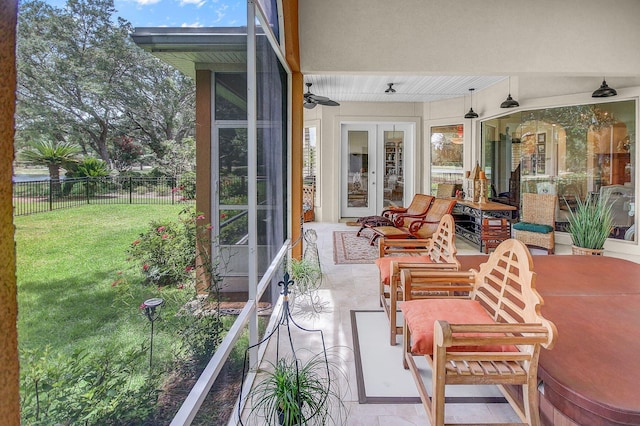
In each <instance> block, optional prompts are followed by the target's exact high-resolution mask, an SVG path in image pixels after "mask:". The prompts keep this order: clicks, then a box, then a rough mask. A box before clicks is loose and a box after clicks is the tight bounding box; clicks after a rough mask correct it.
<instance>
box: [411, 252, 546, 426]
mask: <svg viewBox="0 0 640 426" xmlns="http://www.w3.org/2000/svg"><path fill="white" fill-rule="evenodd" d="M401 281H402V286H403V290H404V300H405V301H404V302H403V303H402V305H401V310H402V312H403V315H404V330H403V332H404V333H403V334H404V337H403V353H404V357H403V363H404V366H405V368H409V369H410V370H411V373H412V376H413V378H414V380H415V382H416V386H417V387H418V393H419V394H420V398H421V400H422V403H423V405H424V407H425V410H426V411H427V414H428V415H429V418H430V420H431V424H432V425H434V426H437V425H444V419H445V387H446V385H457V384H472V385H487V384H491V385H497V386H498V387H499V388H500V389H501V391H502V392H503V394H504V395H505V397H506V398H507V400H508V401H509V403H510V404H511V405H512V407H513V408H514V410H515V411H516V413H517V414H518V415H519V416H520V418H521V419H522V421H523V423H522V424H530V425H539V424H540V417H539V412H538V393H537V384H538V382H537V370H538V358H539V355H540V348H541V347H544V348H546V349H551V348H552V347H553V345H554V344H555V340H556V336H557V331H556V328H555V325H554V324H553V323H552V322H550V321H548V320H547V319H545V318H544V317H543V316H542V315H541V314H540V306H541V305H542V299H541V297H540V295H539V294H538V293H537V291H536V290H535V285H534V281H535V273H534V272H533V261H532V259H531V254H530V253H529V250H528V249H527V248H526V246H525V245H524V244H523V243H521V242H520V241H517V240H514V239H509V240H507V241H505V242H503V243H502V244H500V245H499V246H498V247H497V248H496V250H495V251H494V252H493V254H491V256H490V257H489V259H488V260H487V262H486V263H483V264H482V265H480V270H479V271H476V270H473V269H472V270H469V271H460V272H458V271H412V270H410V269H406V270H403V271H402V272H401ZM417 290H422V291H448V292H450V294H452V293H453V295H450V296H449V297H447V298H442V299H427V300H411V299H412V294H413V293H414V292H415V291H417ZM414 355H422V356H425V358H426V359H427V361H428V363H429V364H430V366H431V369H432V393H431V396H429V394H428V392H427V389H426V386H425V384H424V382H423V381H422V378H421V376H420V373H419V371H418V368H417V366H416V363H415V361H414V359H413V356H414ZM506 385H518V386H521V389H522V395H523V402H522V403H520V402H519V401H518V400H516V399H514V398H513V397H512V396H511V394H510V393H508V392H507V391H506V390H505V388H504V386H506Z"/></svg>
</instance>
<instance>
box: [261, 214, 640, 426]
mask: <svg viewBox="0 0 640 426" xmlns="http://www.w3.org/2000/svg"><path fill="white" fill-rule="evenodd" d="M304 229H305V230H307V229H314V230H315V231H316V233H317V236H318V239H317V246H318V252H319V256H320V263H321V267H322V272H323V279H322V285H321V289H320V290H319V291H318V295H319V298H320V301H321V306H322V308H321V309H320V312H315V311H314V310H312V309H310V308H308V307H307V308H305V306H304V304H298V301H296V302H295V303H296V304H295V306H294V318H295V320H296V321H297V322H299V323H300V324H301V325H303V326H304V327H308V328H320V329H322V330H323V331H324V335H325V340H326V346H327V347H332V346H341V347H346V348H347V349H345V350H344V351H343V354H342V355H343V356H342V359H344V362H345V365H346V368H347V375H348V379H347V380H348V386H347V385H345V387H346V388H348V389H349V391H348V394H347V396H346V398H345V403H346V405H347V407H348V409H349V412H350V413H349V417H348V420H347V422H346V424H348V425H366V426H372V425H374V426H375V425H398V426H401V425H428V424H429V420H428V418H427V415H426V413H425V411H424V409H423V407H422V405H420V404H394V405H388V404H359V403H358V391H357V385H356V373H355V361H354V356H353V352H352V349H353V340H352V331H351V318H350V311H351V310H378V309H380V306H379V302H378V269H377V267H376V266H375V265H374V264H352V265H335V264H334V260H333V240H332V236H333V231H339V230H356V229H357V228H355V227H351V226H347V225H346V224H344V223H338V224H336V223H316V222H310V223H305V225H304ZM456 246H457V248H458V253H459V254H478V253H479V251H478V249H477V248H475V247H474V246H471V245H470V244H468V243H466V242H465V241H464V240H462V239H457V241H456ZM570 252H571V248H570V247H568V246H563V245H559V246H556V254H570ZM532 253H533V254H545V253H546V251H536V250H532ZM633 260H635V261H638V259H633ZM303 334H304V335H303V336H299V337H298V336H296V339H297V340H296V344H297V347H308V348H312V347H313V345H314V343H312V342H314V341H315V342H317V337H316V336H309V335H308V333H303ZM272 346H275V345H273V344H270V348H269V351H268V352H272V351H273V347H272ZM268 357H269V356H268V355H267V358H268ZM398 362H399V363H400V362H401V360H400V359H398ZM380 368H385V366H384V365H380ZM499 406H502V407H504V406H505V404H501V405H496V404H465V405H456V404H448V405H447V408H446V417H447V418H446V420H447V421H450V422H458V423H460V422H464V423H471V424H474V423H491V422H512V421H518V418H517V416H516V415H515V413H514V412H513V411H512V410H511V409H510V408H509V407H508V405H507V406H506V410H508V412H504V411H505V410H503V409H501V408H499ZM501 411H502V412H501Z"/></svg>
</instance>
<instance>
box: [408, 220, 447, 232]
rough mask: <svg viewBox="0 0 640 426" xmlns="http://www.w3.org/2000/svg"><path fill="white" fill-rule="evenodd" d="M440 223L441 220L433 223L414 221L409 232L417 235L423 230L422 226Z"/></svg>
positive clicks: (429, 221)
mask: <svg viewBox="0 0 640 426" xmlns="http://www.w3.org/2000/svg"><path fill="white" fill-rule="evenodd" d="M438 223H440V221H439V220H437V221H431V220H414V221H413V222H411V225H409V232H410V233H412V234H415V233H416V232H417V231H418V229H420V228H422V225H427V224H438Z"/></svg>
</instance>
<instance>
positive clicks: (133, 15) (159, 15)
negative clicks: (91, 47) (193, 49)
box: [46, 0, 247, 27]
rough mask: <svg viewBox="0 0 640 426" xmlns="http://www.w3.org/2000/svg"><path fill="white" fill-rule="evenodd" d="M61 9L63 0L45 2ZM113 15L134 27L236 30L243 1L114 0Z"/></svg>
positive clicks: (242, 15)
mask: <svg viewBox="0 0 640 426" xmlns="http://www.w3.org/2000/svg"><path fill="white" fill-rule="evenodd" d="M46 1H47V3H50V4H52V5H54V6H56V7H64V5H65V3H66V0H46ZM114 4H115V7H116V11H117V12H116V15H117V16H119V17H121V18H124V19H126V20H127V21H129V22H130V23H131V24H132V25H133V26H134V27H239V26H245V25H246V22H247V12H246V10H247V2H246V0H114Z"/></svg>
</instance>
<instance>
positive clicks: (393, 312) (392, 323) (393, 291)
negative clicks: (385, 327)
mask: <svg viewBox="0 0 640 426" xmlns="http://www.w3.org/2000/svg"><path fill="white" fill-rule="evenodd" d="M389 279H390V280H391V285H390V286H389V287H390V288H389V330H390V332H391V333H390V337H391V341H390V344H391V346H395V345H396V343H397V342H396V331H397V328H398V324H397V321H398V311H397V309H398V284H397V281H396V280H395V279H394V278H393V277H390V278H389Z"/></svg>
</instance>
